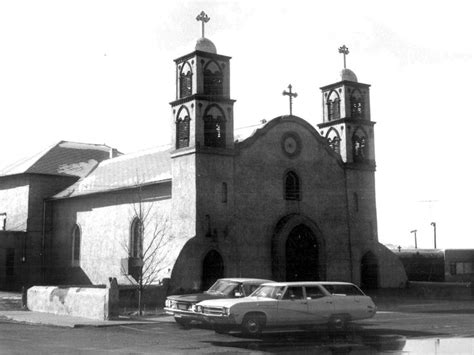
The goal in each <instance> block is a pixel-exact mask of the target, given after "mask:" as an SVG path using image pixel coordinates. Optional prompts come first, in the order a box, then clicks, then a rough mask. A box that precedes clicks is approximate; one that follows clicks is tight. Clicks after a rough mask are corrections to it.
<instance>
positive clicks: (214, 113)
mask: <svg viewBox="0 0 474 355" xmlns="http://www.w3.org/2000/svg"><path fill="white" fill-rule="evenodd" d="M225 132H226V125H225V116H224V112H223V111H222V110H221V109H220V107H219V106H217V105H212V106H210V107H209V108H208V109H207V110H206V114H205V115H204V145H205V146H206V147H218V148H224V147H225Z"/></svg>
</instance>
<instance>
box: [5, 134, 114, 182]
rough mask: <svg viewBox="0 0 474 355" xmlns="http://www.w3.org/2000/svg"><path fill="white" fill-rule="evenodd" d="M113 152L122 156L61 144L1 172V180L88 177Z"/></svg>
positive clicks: (100, 148)
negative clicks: (29, 176)
mask: <svg viewBox="0 0 474 355" xmlns="http://www.w3.org/2000/svg"><path fill="white" fill-rule="evenodd" d="M111 152H115V153H117V154H120V153H118V152H117V151H116V150H114V149H112V148H111V147H109V146H107V145H103V144H88V143H76V142H67V141H61V142H59V143H57V144H55V145H53V146H50V147H48V148H47V149H45V150H43V151H41V152H39V153H37V154H35V155H34V156H32V157H29V158H26V159H23V160H21V161H18V162H16V163H14V164H12V165H10V166H8V167H6V168H4V169H3V170H1V171H0V176H7V175H18V174H45V175H59V176H76V177H84V176H86V175H87V174H89V172H90V171H91V170H92V169H94V168H95V167H96V166H97V164H98V163H99V162H101V161H103V160H104V159H108V158H109V157H110V155H111Z"/></svg>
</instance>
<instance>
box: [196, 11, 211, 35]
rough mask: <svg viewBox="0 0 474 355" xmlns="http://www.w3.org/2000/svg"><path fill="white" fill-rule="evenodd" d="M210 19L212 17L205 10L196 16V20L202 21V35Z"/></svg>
mask: <svg viewBox="0 0 474 355" xmlns="http://www.w3.org/2000/svg"><path fill="white" fill-rule="evenodd" d="M210 19H211V18H210V17H209V16H207V14H206V13H205V12H204V11H201V13H200V14H199V15H197V17H196V21H201V23H202V37H204V24H205V23H207V22H209V20H210Z"/></svg>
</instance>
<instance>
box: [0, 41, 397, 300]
mask: <svg viewBox="0 0 474 355" xmlns="http://www.w3.org/2000/svg"><path fill="white" fill-rule="evenodd" d="M341 49H342V51H347V49H346V48H345V47H341ZM341 49H340V50H341ZM230 59H231V58H230V57H228V56H225V55H221V54H218V53H217V50H216V47H215V45H214V44H213V43H212V42H211V41H210V40H209V39H207V38H205V37H202V38H200V39H198V41H197V43H196V46H195V49H194V50H193V51H192V52H191V53H189V54H186V55H183V56H181V57H179V58H177V59H175V64H176V98H175V100H173V101H172V102H171V103H170V105H171V112H172V119H170V120H169V123H166V124H171V125H172V128H173V129H172V132H173V136H172V142H171V146H169V147H166V148H165V149H163V148H157V149H153V150H150V151H144V152H139V153H135V154H121V153H120V152H118V151H117V150H114V149H112V148H110V147H107V146H104V145H93V144H84V143H72V142H60V143H59V144H57V145H55V146H54V147H52V148H51V149H50V150H48V151H46V152H44V153H42V154H40V155H39V156H38V157H35V158H34V159H33V160H31V161H28V162H23V163H22V164H21V165H18V166H15V167H14V168H13V169H10V170H4V171H3V172H2V175H0V217H1V216H2V213H4V214H5V218H4V221H3V222H4V228H3V229H4V230H3V231H0V237H2V240H1V241H0V264H1V266H0V282H2V284H7V283H8V282H12V283H13V284H15V285H20V284H23V285H24V284H27V285H32V284H40V283H43V284H104V283H106V282H107V280H108V278H109V277H116V278H117V280H118V282H119V284H129V283H130V282H131V278H130V275H132V276H133V272H134V270H135V269H136V268H137V267H140V266H141V265H143V268H144V273H145V272H146V271H147V272H149V273H150V274H151V273H152V272H153V277H152V278H150V281H151V282H152V283H159V282H162V281H163V279H169V280H170V291H171V292H172V290H177V289H206V288H207V287H208V286H209V285H210V284H212V282H213V281H215V280H216V279H217V278H219V277H259V278H266V279H273V280H278V281H282V280H287V281H293V280H335V281H336V280H337V281H349V282H354V283H356V284H358V285H361V286H362V287H363V288H378V287H401V286H403V285H404V283H405V281H406V275H405V271H404V269H403V266H402V265H401V263H400V261H399V260H398V258H397V257H396V256H395V255H394V254H393V253H392V252H391V251H389V250H388V249H387V248H385V247H384V246H383V245H382V244H380V243H379V242H378V236H377V215H376V199H375V167H376V165H375V143H374V124H375V122H374V121H372V119H371V115H370V91H369V89H370V85H368V84H363V83H360V82H359V81H358V79H357V77H356V75H355V74H354V73H353V72H352V71H351V70H349V69H346V68H344V69H343V70H342V72H341V76H340V79H339V80H338V81H337V82H335V83H332V84H330V85H326V86H323V87H322V88H321V95H322V102H323V117H322V120H321V123H319V124H318V125H317V127H314V126H312V125H311V124H310V123H309V122H308V121H306V120H305V119H303V118H300V117H297V116H294V115H292V114H290V115H284V116H280V117H276V118H274V119H268V118H265V119H266V120H267V121H262V122H265V123H263V124H261V125H260V126H259V128H258V129H256V130H255V131H253V132H248V133H247V134H240V135H238V136H237V134H236V133H235V131H234V113H233V105H234V102H235V100H233V99H232V98H231V97H230V86H231V82H230V80H231V75H230V74H231V72H230ZM287 94H290V95H291V94H292V93H291V88H290V92H288V93H287ZM290 97H291V96H290ZM315 99H316V98H315ZM262 119H263V118H262ZM311 119H313V118H311ZM161 124H165V121H164V120H163V121H162V122H161ZM157 144H160V142H157ZM145 269H146V270H145Z"/></svg>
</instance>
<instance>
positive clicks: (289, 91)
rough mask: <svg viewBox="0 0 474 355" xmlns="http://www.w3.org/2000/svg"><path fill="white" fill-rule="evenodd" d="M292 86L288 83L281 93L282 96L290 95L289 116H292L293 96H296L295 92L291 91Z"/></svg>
mask: <svg viewBox="0 0 474 355" xmlns="http://www.w3.org/2000/svg"><path fill="white" fill-rule="evenodd" d="M292 88H293V87H292V86H291V84H290V85H288V91H286V90H285V91H283V93H282V94H283V96H285V95H287V96H289V97H290V116H293V98H294V97H297V96H298V94H297V93H296V92H292V91H291V89H292Z"/></svg>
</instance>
